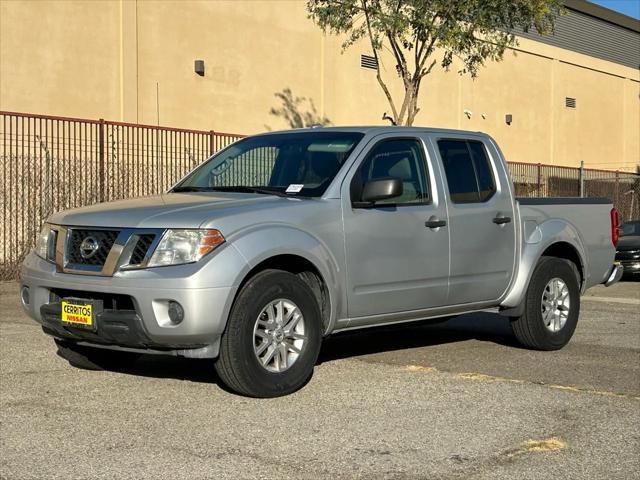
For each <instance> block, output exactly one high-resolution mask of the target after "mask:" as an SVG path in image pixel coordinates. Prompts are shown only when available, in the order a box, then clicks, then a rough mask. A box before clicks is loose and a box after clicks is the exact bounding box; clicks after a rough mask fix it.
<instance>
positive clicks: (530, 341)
mask: <svg viewBox="0 0 640 480" xmlns="http://www.w3.org/2000/svg"><path fill="white" fill-rule="evenodd" d="M578 278H579V274H578V271H577V269H576V266H575V265H574V264H573V263H572V262H570V261H568V260H564V259H562V258H557V257H542V258H541V259H540V260H539V261H538V265H536V268H535V270H534V271H533V275H532V277H531V281H530V282H529V288H528V289H527V293H526V295H525V308H524V314H523V315H522V316H521V317H516V318H514V319H512V322H511V327H512V329H513V333H514V334H515V336H516V338H517V339H518V341H519V342H520V343H521V344H522V345H523V346H525V347H527V348H531V349H534V350H559V349H561V348H562V347H564V346H565V345H566V344H567V343H569V340H571V337H572V336H573V332H574V331H575V329H576V326H577V325H578V316H579V315H580V286H579V283H578V281H579V280H578ZM562 284H564V286H566V295H563V294H562V293H559V294H558V295H557V298H558V299H560V298H563V297H564V298H568V300H569V302H568V304H567V303H566V301H565V300H561V301H560V302H557V307H556V304H554V302H553V301H551V300H550V299H552V298H556V295H555V294H554V288H555V289H556V291H558V292H564V291H565V290H564V288H560V287H561V286H562ZM567 309H568V312H567ZM543 311H544V312H550V313H549V314H548V315H547V314H546V313H543ZM557 312H560V313H559V314H557V315H556V313H557ZM563 322H564V323H563Z"/></svg>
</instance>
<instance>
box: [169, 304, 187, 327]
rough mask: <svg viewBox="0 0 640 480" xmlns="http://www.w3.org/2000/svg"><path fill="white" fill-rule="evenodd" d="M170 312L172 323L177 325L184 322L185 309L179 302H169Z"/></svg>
mask: <svg viewBox="0 0 640 480" xmlns="http://www.w3.org/2000/svg"><path fill="white" fill-rule="evenodd" d="M168 313H169V320H171V323H173V324H174V325H177V324H178V323H180V322H182V320H184V309H183V308H182V305H180V304H179V303H178V302H174V301H171V302H169V311H168Z"/></svg>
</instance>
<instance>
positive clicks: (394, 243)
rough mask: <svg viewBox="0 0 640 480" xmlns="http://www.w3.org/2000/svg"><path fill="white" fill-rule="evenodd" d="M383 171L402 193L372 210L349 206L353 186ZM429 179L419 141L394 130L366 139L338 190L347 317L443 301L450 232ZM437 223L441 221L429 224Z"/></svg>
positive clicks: (428, 165) (434, 184) (430, 174)
mask: <svg viewBox="0 0 640 480" xmlns="http://www.w3.org/2000/svg"><path fill="white" fill-rule="evenodd" d="M382 177H398V178H400V179H401V180H402V182H403V194H402V196H400V197H398V198H394V199H390V200H385V201H383V202H380V203H378V204H376V205H375V207H372V208H356V207H354V205H353V204H352V196H354V195H355V193H354V191H355V190H357V187H358V185H360V186H362V185H363V184H364V182H366V181H367V180H372V179H375V178H382ZM434 178H437V177H436V176H435V175H434V171H433V168H432V165H431V162H430V161H429V160H428V157H427V156H426V152H425V148H424V140H423V139H422V138H420V137H417V136H415V137H414V136H409V137H397V136H395V135H383V136H379V137H376V138H375V139H374V140H372V142H371V144H370V145H369V148H368V150H367V153H365V154H364V157H363V158H362V160H361V161H359V162H356V165H354V167H353V171H352V172H350V173H349V174H348V175H347V177H346V181H345V182H344V184H343V186H342V195H341V196H342V210H343V219H344V232H345V249H346V259H347V271H346V275H347V284H348V292H347V295H348V312H349V317H351V318H354V317H366V316H370V315H380V314H382V315H384V314H387V313H395V312H404V311H410V310H419V309H424V308H429V307H435V306H441V305H445V304H446V301H447V280H448V274H449V230H448V228H447V226H446V221H447V213H446V208H445V204H444V201H443V197H442V193H441V191H442V190H441V189H442V187H441V186H438V185H437V182H435V181H434ZM427 222H431V223H429V224H427ZM434 222H436V223H434ZM437 222H441V224H442V226H440V227H437V226H436V227H433V228H430V227H429V226H428V225H437V224H438V223H437ZM379 318H380V321H384V318H383V317H379ZM367 323H374V322H370V321H369V322H367ZM355 324H356V323H351V324H350V325H355Z"/></svg>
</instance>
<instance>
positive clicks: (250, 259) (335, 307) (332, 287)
mask: <svg viewBox="0 0 640 480" xmlns="http://www.w3.org/2000/svg"><path fill="white" fill-rule="evenodd" d="M229 241H230V244H231V245H233V246H234V248H236V249H237V251H238V252H239V253H240V255H242V257H244V259H245V260H246V266H245V267H244V268H243V269H242V270H241V271H239V272H237V276H236V279H235V280H234V285H240V284H241V283H242V281H243V280H244V279H245V277H246V276H247V274H248V273H249V272H250V271H251V270H252V269H253V268H255V267H256V266H257V265H259V264H260V263H262V262H263V261H265V260H268V259H269V258H272V257H275V256H278V255H296V256H299V257H302V258H304V259H306V260H307V261H309V262H310V263H311V264H313V265H314V266H315V267H316V268H317V269H318V272H319V273H320V275H321V276H322V278H323V280H324V281H325V284H326V286H327V290H328V292H329V304H330V318H329V324H328V325H326V326H325V327H326V329H327V331H330V330H331V329H332V328H333V325H334V324H335V321H336V318H337V316H338V312H342V311H343V310H344V306H345V304H346V299H345V298H343V296H342V295H341V294H340V292H343V291H344V288H342V287H343V286H342V283H343V282H342V277H341V276H340V275H339V273H340V268H339V266H338V265H339V262H338V261H337V260H336V258H335V257H334V255H333V254H332V253H331V250H330V249H329V248H328V246H327V245H326V244H325V243H324V242H322V241H321V240H320V239H319V238H317V237H315V236H314V235H312V234H311V233H309V232H306V231H304V230H301V229H299V228H297V227H293V226H291V225H287V224H269V225H264V224H262V225H255V226H253V227H251V228H249V229H245V230H243V231H241V232H237V233H235V234H234V235H233V238H230V239H229Z"/></svg>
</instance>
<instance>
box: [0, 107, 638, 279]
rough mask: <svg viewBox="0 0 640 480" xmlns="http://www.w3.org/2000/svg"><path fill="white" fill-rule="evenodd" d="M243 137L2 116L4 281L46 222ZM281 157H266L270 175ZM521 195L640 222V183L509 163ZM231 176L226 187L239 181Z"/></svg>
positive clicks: (156, 187)
mask: <svg viewBox="0 0 640 480" xmlns="http://www.w3.org/2000/svg"><path fill="white" fill-rule="evenodd" d="M241 137H242V135H235V134H228V133H220V132H214V131H202V130H186V129H181V128H166V127H158V126H150V125H138V124H130V123H122V122H111V121H106V120H86V119H78V118H64V117H52V116H46V115H31V114H23V113H13V112H0V219H1V220H2V224H1V226H0V229H1V231H0V280H7V279H12V278H16V277H17V274H18V271H19V265H20V263H21V262H22V259H23V258H24V256H25V255H26V254H27V252H28V251H29V249H30V248H32V247H33V243H34V240H35V237H36V235H37V233H38V231H39V229H40V227H41V225H42V222H43V221H44V220H45V219H46V218H47V217H48V216H49V215H50V214H51V213H52V212H56V211H59V210H64V209H67V208H73V207H80V206H84V205H90V204H93V203H97V202H102V201H109V200H117V199H122V198H128V197H135V196H143V195H151V194H156V193H160V192H163V191H166V190H167V189H168V188H169V187H170V186H171V185H172V184H174V183H175V182H176V181H177V180H178V179H179V178H180V177H182V176H183V175H184V174H185V173H186V172H187V171H189V170H191V169H192V168H194V167H195V166H196V165H197V164H199V163H200V162H202V161H203V160H204V159H206V158H207V157H209V156H210V155H211V154H213V153H215V152H216V151H218V150H220V149H221V148H224V147H225V146H227V145H229V144H230V143H232V142H234V141H236V140H237V139H238V138H241ZM272 153H273V152H270V151H266V150H265V151H264V152H259V154H258V155H256V158H255V159H252V160H254V162H253V163H255V172H254V173H255V175H258V176H259V175H262V174H265V175H268V171H270V169H269V168H268V167H269V165H268V164H269V163H272V162H273V161H274V155H273V154H272ZM509 168H510V170H511V176H512V178H513V181H514V184H515V187H516V193H517V195H519V196H543V197H545V196H570V197H576V196H606V197H609V198H611V199H612V200H613V202H614V203H615V205H616V206H617V208H618V209H619V210H620V214H621V218H622V219H630V218H638V217H640V175H636V174H632V173H622V172H611V171H604V170H590V169H578V168H569V167H555V166H548V165H535V164H528V163H517V162H512V163H510V164H509ZM239 174H240V172H235V170H234V169H233V168H229V169H228V170H226V171H225V172H222V173H221V176H220V181H221V182H231V183H233V182H234V181H235V177H236V176H237V175H239Z"/></svg>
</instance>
